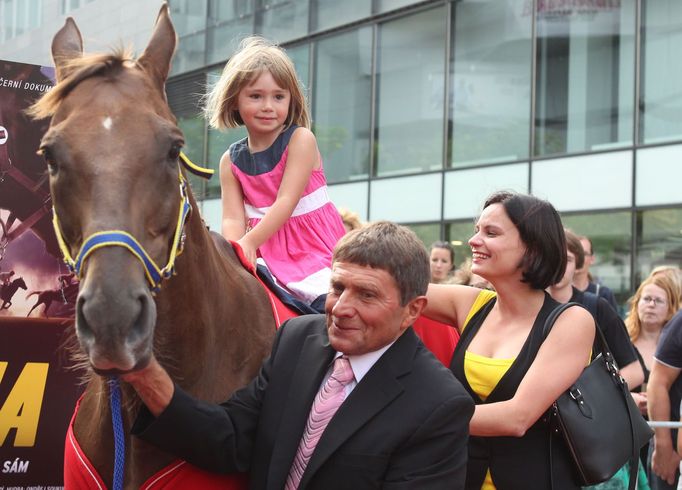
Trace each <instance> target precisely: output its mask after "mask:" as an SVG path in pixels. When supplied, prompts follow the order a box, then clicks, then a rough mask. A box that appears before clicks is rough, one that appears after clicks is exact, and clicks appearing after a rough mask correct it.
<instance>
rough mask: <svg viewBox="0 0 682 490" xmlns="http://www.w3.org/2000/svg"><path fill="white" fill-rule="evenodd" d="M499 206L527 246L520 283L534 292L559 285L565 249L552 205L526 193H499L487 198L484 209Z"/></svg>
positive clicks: (559, 219) (563, 268)
mask: <svg viewBox="0 0 682 490" xmlns="http://www.w3.org/2000/svg"><path fill="white" fill-rule="evenodd" d="M498 203H499V204H502V206H503V207H504V210H505V211H506V213H507V216H509V219H510V220H511V221H512V223H514V226H516V229H517V230H518V231H519V235H520V236H521V241H523V243H524V245H525V246H526V253H525V254H524V256H523V259H521V264H520V265H519V266H520V267H521V271H522V273H523V279H522V281H523V282H525V283H528V284H530V286H531V287H532V288H533V289H546V288H548V287H549V286H551V285H553V284H556V283H557V282H559V281H560V280H561V279H562V278H563V277H564V273H565V272H566V250H567V247H566V237H565V235H564V227H563V225H562V224H561V218H560V217H559V213H558V212H557V211H556V209H554V206H552V205H551V204H550V203H549V202H548V201H544V200H542V199H539V198H537V197H535V196H531V195H528V194H519V193H516V192H511V191H499V192H495V193H494V194H492V195H491V196H490V197H488V199H487V200H486V201H485V204H484V205H483V209H485V208H487V207H488V206H491V205H493V204H498Z"/></svg>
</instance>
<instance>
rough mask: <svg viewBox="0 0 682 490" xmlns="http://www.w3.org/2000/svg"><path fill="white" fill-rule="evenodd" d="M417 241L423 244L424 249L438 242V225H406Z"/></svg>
mask: <svg viewBox="0 0 682 490" xmlns="http://www.w3.org/2000/svg"><path fill="white" fill-rule="evenodd" d="M407 227H408V228H409V229H410V230H412V231H413V232H414V233H415V235H417V236H418V237H419V239H420V240H421V241H422V242H424V247H426V248H427V249H428V247H430V246H431V244H432V243H433V242H435V241H436V240H440V224H439V223H431V224H427V225H407Z"/></svg>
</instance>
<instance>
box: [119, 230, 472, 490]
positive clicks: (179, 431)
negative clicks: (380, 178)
mask: <svg viewBox="0 0 682 490" xmlns="http://www.w3.org/2000/svg"><path fill="white" fill-rule="evenodd" d="M332 267H333V272H332V277H331V285H330V291H329V294H328V296H327V301H326V305H325V306H326V316H325V315H306V316H302V317H298V318H294V319H291V320H289V321H287V322H285V323H284V324H283V325H282V327H281V328H280V329H279V330H278V332H277V335H276V338H275V341H274V345H273V348H272V353H271V355H270V357H269V358H268V359H267V360H266V361H265V362H264V364H263V366H262V368H261V370H260V372H259V374H258V376H257V377H256V379H254V380H253V381H252V382H251V383H250V384H249V385H248V386H247V387H246V388H243V389H241V390H239V391H237V392H236V393H235V394H234V395H233V396H232V397H231V398H230V399H229V400H228V401H227V402H225V403H223V404H221V405H218V404H212V403H207V402H202V401H199V400H196V399H193V398H192V397H191V396H189V395H188V394H187V393H185V392H184V391H183V390H182V389H181V388H180V387H179V386H178V385H176V384H173V382H172V381H171V379H170V378H169V376H168V374H167V372H166V371H165V369H164V368H163V367H161V366H160V365H159V363H158V362H157V361H156V360H155V359H154V358H152V359H151V360H150V363H149V365H148V366H147V367H145V368H144V369H142V370H141V371H138V372H136V373H129V374H127V375H125V376H124V379H125V380H126V381H127V382H129V383H130V384H131V385H132V386H133V387H134V388H135V390H137V392H138V393H139V395H140V397H141V399H142V402H143V403H144V404H145V405H146V406H145V407H143V408H142V409H141V412H140V414H139V416H138V417H137V420H136V421H135V424H134V427H133V432H134V433H135V434H137V435H138V436H139V437H141V438H143V439H145V440H146V441H148V442H151V443H153V444H155V445H157V446H159V447H162V448H164V449H165V450H167V451H168V452H170V453H173V454H175V455H177V456H179V457H182V458H183V459H185V460H187V461H188V462H190V463H193V464H195V465H197V466H200V467H202V468H205V469H208V470H211V471H219V472H232V471H249V474H250V488H252V489H265V488H268V489H270V488H272V489H275V488H277V489H282V488H284V489H287V490H289V489H295V488H301V489H302V488H309V489H325V490H327V489H330V490H334V489H349V488H351V489H355V490H363V489H370V488H415V489H416V488H419V489H434V490H435V489H438V490H440V489H443V488H448V489H462V488H464V474H465V468H466V451H467V436H468V427H469V421H470V419H471V416H472V414H473V410H474V404H473V401H472V400H471V397H470V396H469V395H468V394H467V393H466V391H465V390H464V389H463V387H462V385H461V384H460V383H459V382H458V381H457V380H456V379H455V378H454V377H453V376H452V373H450V371H448V369H447V368H446V367H445V366H443V365H442V364H441V363H440V362H438V361H437V360H436V359H435V358H434V357H433V355H432V354H431V353H430V352H429V351H428V350H427V349H426V348H425V347H424V345H423V344H422V343H421V342H420V341H419V340H418V338H417V337H416V335H415V334H414V332H413V330H412V328H410V325H411V324H412V322H413V321H414V320H415V318H416V317H417V316H418V315H419V314H420V313H421V311H422V310H423V308H424V306H425V304H426V297H425V293H426V289H427V287H428V281H429V264H428V254H427V252H426V249H425V248H424V245H423V244H422V243H421V241H420V240H419V239H418V238H417V236H416V235H415V234H414V233H413V232H412V231H410V230H409V229H407V228H405V227H403V226H399V225H395V224H393V223H389V222H377V223H373V224H370V225H368V226H366V227H363V228H361V229H359V230H355V231H352V232H350V233H348V234H347V235H346V236H344V237H343V238H342V239H341V240H340V242H339V244H338V246H337V247H336V249H335V252H334V261H333V266H332ZM332 413H333V415H331V414H332ZM318 423H319V424H320V425H321V426H317V424H318ZM325 424H328V425H325ZM320 433H321V435H320ZM318 441H319V443H318Z"/></svg>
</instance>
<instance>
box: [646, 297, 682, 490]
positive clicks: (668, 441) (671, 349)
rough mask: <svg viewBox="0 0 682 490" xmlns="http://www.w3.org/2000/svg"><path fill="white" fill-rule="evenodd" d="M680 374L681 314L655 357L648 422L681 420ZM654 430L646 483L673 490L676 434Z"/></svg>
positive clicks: (664, 333) (677, 460)
mask: <svg viewBox="0 0 682 490" xmlns="http://www.w3.org/2000/svg"><path fill="white" fill-rule="evenodd" d="M642 297H644V296H642ZM655 297H658V296H654V295H653V294H652V293H650V294H649V295H648V297H647V299H648V301H647V302H648V303H652V302H654V298H655ZM659 299H661V300H663V299H664V297H663V296H661V297H660V298H659ZM666 300H667V298H666ZM642 301H644V300H642ZM659 306H660V307H661V309H663V305H659ZM666 306H667V305H666ZM681 370H682V312H680V311H678V312H677V313H675V315H674V316H673V317H672V318H671V319H670V321H669V322H668V323H667V324H666V325H665V326H664V327H663V330H662V331H661V335H660V338H659V340H658V345H657V346H656V351H655V353H654V362H653V363H652V366H651V374H650V375H649V382H648V383H647V391H646V396H647V404H648V407H649V419H650V420H653V421H671V420H672V421H678V420H680V402H682V377H680V371H681ZM654 430H655V435H654V439H653V443H652V444H650V450H649V451H650V454H651V467H650V474H649V483H650V485H651V488H652V490H674V489H676V488H677V484H678V480H679V476H680V472H679V465H680V454H679V452H678V451H677V450H676V447H675V445H674V444H673V441H676V439H677V434H678V431H677V429H670V428H667V427H655V428H654Z"/></svg>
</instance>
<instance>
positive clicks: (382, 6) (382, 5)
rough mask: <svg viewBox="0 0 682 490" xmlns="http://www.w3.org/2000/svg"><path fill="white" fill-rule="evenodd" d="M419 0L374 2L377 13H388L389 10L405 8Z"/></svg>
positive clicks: (383, 0) (378, 0) (379, 0)
mask: <svg viewBox="0 0 682 490" xmlns="http://www.w3.org/2000/svg"><path fill="white" fill-rule="evenodd" d="M420 1H421V0H376V2H377V7H376V8H377V13H383V12H388V11H389V10H395V9H399V8H401V7H406V6H408V5H412V4H413V3H418V2H420Z"/></svg>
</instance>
